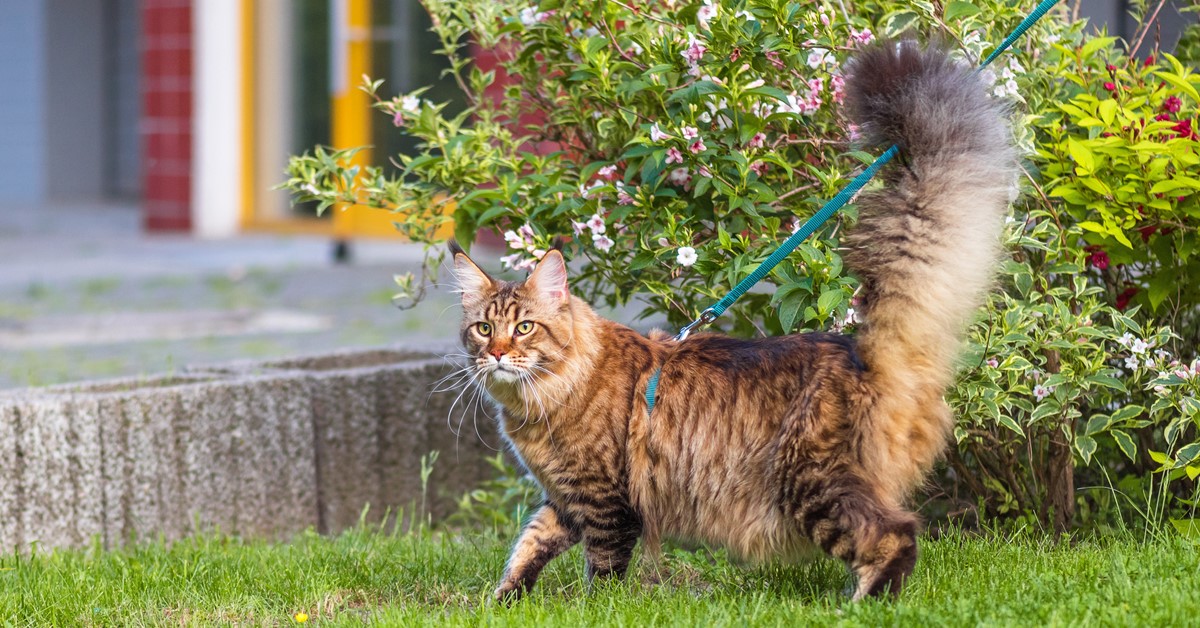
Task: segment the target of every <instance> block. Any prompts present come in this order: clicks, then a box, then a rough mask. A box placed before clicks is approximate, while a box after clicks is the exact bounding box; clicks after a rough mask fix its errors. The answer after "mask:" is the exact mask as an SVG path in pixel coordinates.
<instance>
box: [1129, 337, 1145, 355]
mask: <svg viewBox="0 0 1200 628" xmlns="http://www.w3.org/2000/svg"><path fill="white" fill-rule="evenodd" d="M1149 348H1150V345H1149V344H1147V343H1146V341H1145V340H1142V339H1141V338H1138V339H1136V340H1134V341H1133V343H1132V344H1130V345H1129V350H1130V351H1132V352H1134V353H1145V352H1146V349H1149Z"/></svg>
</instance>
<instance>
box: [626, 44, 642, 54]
mask: <svg viewBox="0 0 1200 628" xmlns="http://www.w3.org/2000/svg"><path fill="white" fill-rule="evenodd" d="M629 49H630V50H632V51H633V55H634V56H640V55H641V54H642V52H644V49H643V48H642V46H641V44H639V43H637V42H636V41H631V42H629Z"/></svg>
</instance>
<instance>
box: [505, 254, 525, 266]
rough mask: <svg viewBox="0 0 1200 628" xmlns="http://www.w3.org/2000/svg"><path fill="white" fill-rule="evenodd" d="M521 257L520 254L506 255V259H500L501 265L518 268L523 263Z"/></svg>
mask: <svg viewBox="0 0 1200 628" xmlns="http://www.w3.org/2000/svg"><path fill="white" fill-rule="evenodd" d="M521 257H522V256H521V254H520V253H513V254H512V255H505V256H504V257H501V258H500V265H501V266H504V267H506V268H516V267H517V264H518V263H519V262H520V261H521Z"/></svg>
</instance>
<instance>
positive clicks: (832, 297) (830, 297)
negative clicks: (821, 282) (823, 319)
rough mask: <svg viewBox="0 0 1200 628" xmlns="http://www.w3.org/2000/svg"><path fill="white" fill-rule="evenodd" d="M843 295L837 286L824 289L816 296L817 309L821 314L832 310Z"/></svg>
mask: <svg viewBox="0 0 1200 628" xmlns="http://www.w3.org/2000/svg"><path fill="white" fill-rule="evenodd" d="M843 296H845V295H844V293H843V292H842V291H841V290H839V289H837V288H833V289H826V290H824V291H823V292H821V296H819V297H817V311H819V312H820V313H821V314H828V313H830V312H832V311H833V308H835V307H837V304H838V303H841V302H842V297H843Z"/></svg>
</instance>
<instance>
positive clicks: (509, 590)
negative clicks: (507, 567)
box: [492, 579, 526, 606]
mask: <svg viewBox="0 0 1200 628" xmlns="http://www.w3.org/2000/svg"><path fill="white" fill-rule="evenodd" d="M525 591H526V590H525V586H524V584H522V583H521V582H518V581H516V580H507V579H506V580H505V581H504V582H501V583H500V586H498V587H496V591H495V592H494V593H492V597H493V598H494V599H495V600H496V601H497V602H499V603H500V604H504V605H505V606H511V605H512V604H514V603H516V602H517V600H520V599H521V598H522V597H524V596H525Z"/></svg>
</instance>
